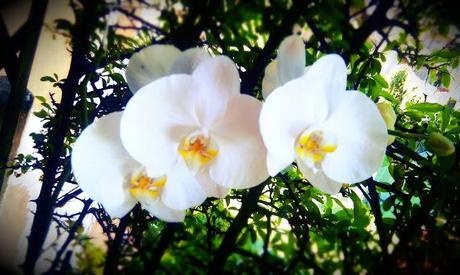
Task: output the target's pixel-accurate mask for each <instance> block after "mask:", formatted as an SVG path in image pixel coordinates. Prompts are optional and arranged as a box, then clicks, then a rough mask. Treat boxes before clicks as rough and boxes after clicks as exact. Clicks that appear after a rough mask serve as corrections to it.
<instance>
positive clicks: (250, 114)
mask: <svg viewBox="0 0 460 275" xmlns="http://www.w3.org/2000/svg"><path fill="white" fill-rule="evenodd" d="M261 107H262V103H261V102H260V101H258V100H257V99H255V98H253V97H250V96H247V95H238V96H234V97H231V98H230V100H229V102H228V108H227V111H226V113H225V114H224V116H223V117H222V118H221V119H219V120H218V121H216V123H215V125H214V128H211V129H210V134H211V137H215V139H216V143H217V146H218V150H219V153H218V155H217V157H216V158H215V159H214V161H213V162H212V163H211V164H210V167H209V172H210V175H211V178H212V179H213V180H214V181H215V182H216V183H217V184H220V185H222V186H225V187H228V188H250V187H253V186H256V185H258V184H260V183H262V182H263V181H264V180H265V179H266V178H268V172H267V167H266V163H265V162H264V160H265V156H266V153H267V152H266V149H265V146H264V144H263V142H262V137H261V136H260V133H259V123H258V122H259V114H260V109H261Z"/></svg>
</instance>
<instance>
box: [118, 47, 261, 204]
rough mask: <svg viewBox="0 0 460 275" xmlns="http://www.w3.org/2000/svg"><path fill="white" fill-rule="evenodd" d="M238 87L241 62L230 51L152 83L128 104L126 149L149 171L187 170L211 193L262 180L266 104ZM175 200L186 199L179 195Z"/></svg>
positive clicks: (154, 173)
mask: <svg viewBox="0 0 460 275" xmlns="http://www.w3.org/2000/svg"><path fill="white" fill-rule="evenodd" d="M239 86H240V83H239V76H238V71H237V69H236V67H235V64H234V63H233V62H232V61H231V60H230V59H229V58H227V57H223V56H219V57H214V58H211V59H208V60H205V61H203V62H201V63H200V64H199V65H198V66H197V67H196V69H195V70H194V71H193V73H192V74H191V75H186V74H176V75H171V76H167V77H163V78H160V79H157V80H156V81H153V82H151V83H150V84H148V85H146V86H144V87H143V88H141V89H140V90H139V91H138V92H137V93H136V94H135V95H134V96H133V98H132V99H131V100H130V101H129V102H128V104H127V106H126V110H125V111H124V115H123V117H122V120H121V139H122V142H123V144H124V146H125V148H126V149H127V151H128V152H129V153H130V154H131V155H132V156H133V158H134V159H136V160H137V161H139V162H140V163H143V164H144V165H145V167H146V169H147V172H148V174H149V175H151V176H154V177H157V176H161V175H162V174H163V173H165V172H168V174H178V175H179V174H182V173H185V175H187V177H191V178H193V179H194V180H196V181H198V182H199V183H200V184H201V186H202V187H203V188H204V189H205V190H206V193H207V194H208V196H214V197H224V196H225V195H226V193H227V191H228V190H227V188H249V187H253V186H255V185H258V184H259V183H261V182H262V181H263V180H264V179H265V178H267V177H268V173H267V169H266V165H265V163H264V161H263V159H264V158H265V156H266V149H265V147H264V145H263V142H262V139H261V137H260V133H259V130H258V129H259V127H258V120H259V113H260V109H261V103H260V102H259V101H257V100H256V99H254V98H253V97H250V96H246V95H241V94H240V92H239ZM189 174H192V175H193V176H189ZM185 175H184V177H186V176H185ZM178 195H179V193H178ZM169 199H170V201H165V202H166V203H171V204H173V203H176V204H181V203H182V202H181V201H182V198H179V197H176V198H174V194H171V197H169Z"/></svg>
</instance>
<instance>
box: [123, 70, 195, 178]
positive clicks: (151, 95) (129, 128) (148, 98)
mask: <svg viewBox="0 0 460 275" xmlns="http://www.w3.org/2000/svg"><path fill="white" fill-rule="evenodd" d="M196 89H197V85H196V82H195V80H194V79H193V78H192V77H191V76H188V75H171V76H168V77H164V78H161V79H158V80H156V81H154V82H152V83H150V84H148V85H147V86H145V87H143V88H142V89H140V90H139V92H137V93H136V94H135V95H134V96H133V97H132V98H131V100H130V101H129V102H128V104H127V106H126V110H125V111H124V114H123V117H122V120H121V139H122V141H123V145H124V146H125V148H126V150H127V151H128V152H129V153H130V154H131V155H132V157H133V158H134V159H136V160H138V161H139V162H140V163H142V164H143V165H144V166H146V168H147V171H148V173H149V175H150V176H152V177H159V176H163V175H164V174H165V173H166V172H167V171H169V170H170V168H171V167H172V166H173V165H174V163H175V161H176V159H177V156H178V151H177V148H178V145H179V143H180V142H181V141H182V139H183V138H185V137H186V136H187V135H188V134H190V133H191V132H192V131H194V130H195V129H197V127H198V122H197V120H196V115H195V112H194V100H195V99H196V96H195V92H196Z"/></svg>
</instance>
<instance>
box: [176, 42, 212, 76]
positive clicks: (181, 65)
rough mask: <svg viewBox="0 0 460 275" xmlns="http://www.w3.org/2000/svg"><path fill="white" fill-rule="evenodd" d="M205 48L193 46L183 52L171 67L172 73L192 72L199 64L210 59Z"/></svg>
mask: <svg viewBox="0 0 460 275" xmlns="http://www.w3.org/2000/svg"><path fill="white" fill-rule="evenodd" d="M210 58H211V56H210V55H209V53H208V52H207V51H206V50H205V49H204V48H191V49H188V50H186V51H184V52H182V53H181V54H180V55H179V57H178V58H177V59H176V61H175V62H174V64H173V65H172V67H171V70H170V74H192V73H193V71H194V70H195V69H196V67H198V65H199V64H200V63H201V62H203V61H205V60H208V59H210Z"/></svg>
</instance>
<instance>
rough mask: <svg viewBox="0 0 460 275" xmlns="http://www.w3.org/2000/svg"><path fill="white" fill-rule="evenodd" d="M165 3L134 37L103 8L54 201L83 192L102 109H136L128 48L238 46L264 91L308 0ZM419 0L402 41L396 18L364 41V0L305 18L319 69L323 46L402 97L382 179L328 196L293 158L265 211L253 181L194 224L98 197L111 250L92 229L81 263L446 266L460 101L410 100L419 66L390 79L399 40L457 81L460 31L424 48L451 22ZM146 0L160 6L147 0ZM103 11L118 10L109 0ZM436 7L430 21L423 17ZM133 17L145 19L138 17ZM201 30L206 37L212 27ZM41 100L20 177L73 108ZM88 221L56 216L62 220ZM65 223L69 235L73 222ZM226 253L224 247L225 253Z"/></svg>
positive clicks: (438, 77)
mask: <svg viewBox="0 0 460 275" xmlns="http://www.w3.org/2000/svg"><path fill="white" fill-rule="evenodd" d="M167 2H168V3H169V2H171V3H169V5H167V6H166V8H164V9H163V10H162V11H161V22H160V25H159V26H151V25H149V23H145V22H144V24H143V26H142V27H138V28H137V29H136V28H134V32H135V33H136V35H135V36H133V37H127V36H124V35H123V34H122V32H120V29H121V28H117V26H110V27H108V28H106V24H107V20H106V19H105V17H103V16H102V17H101V18H100V19H99V20H98V23H97V26H96V31H94V33H92V35H91V39H90V41H88V49H87V53H86V55H85V56H86V59H87V60H80V61H81V62H82V63H83V64H85V65H86V66H87V67H88V68H90V69H88V71H85V73H83V74H82V78H81V79H79V86H78V90H77V95H76V98H75V99H74V102H73V107H72V109H71V110H67V111H69V113H70V114H69V116H68V119H69V121H68V126H67V128H66V129H67V131H66V136H65V141H64V144H58V145H57V146H62V147H63V148H64V149H65V150H64V151H63V153H62V154H61V155H60V158H59V159H60V161H61V162H60V164H59V169H58V173H57V174H56V175H55V176H56V182H55V185H54V186H52V187H53V198H54V199H55V201H54V203H55V205H56V208H59V207H63V206H65V205H66V203H67V202H68V201H71V200H73V201H75V200H82V199H81V198H80V197H78V195H79V194H80V193H79V192H78V186H77V185H76V183H75V182H74V181H73V180H72V177H71V176H69V175H70V168H69V164H68V159H69V156H70V153H71V145H72V143H73V142H74V141H75V139H76V137H77V136H78V135H79V133H80V132H81V130H82V129H83V128H84V127H86V126H87V125H88V124H89V123H90V122H91V121H93V120H94V119H95V118H97V117H100V116H103V115H105V114H107V113H110V112H113V111H118V110H122V109H123V107H124V106H125V105H126V102H127V101H128V100H129V98H130V95H131V94H130V92H129V90H128V88H127V85H126V83H125V79H124V77H123V74H122V73H121V71H122V70H124V68H125V64H126V58H129V56H130V55H131V54H132V53H133V52H134V51H135V50H137V49H139V48H142V47H144V46H147V45H150V44H155V43H173V44H175V45H177V46H179V47H181V48H187V47H192V46H203V45H204V46H207V47H208V48H209V49H210V50H211V51H212V52H213V53H215V54H226V55H228V56H230V57H231V58H232V59H233V60H234V61H235V63H236V64H237V65H238V69H239V70H240V73H241V78H242V82H243V83H246V82H248V81H249V80H253V82H254V83H255V86H254V87H251V90H248V91H244V92H246V93H249V94H253V95H254V96H259V97H260V94H261V91H260V80H261V77H262V72H263V69H264V67H265V65H266V64H268V62H269V61H270V60H271V58H273V57H275V56H276V51H275V49H276V47H277V46H278V45H277V44H274V45H270V39H273V37H276V36H279V38H280V39H279V40H281V38H282V37H283V36H285V35H288V34H289V33H290V28H289V29H282V30H281V31H280V30H279V26H280V25H281V24H282V23H283V21H284V20H286V17H287V16H290V15H292V14H293V12H292V10H291V8H292V7H293V6H294V7H296V8H297V6H295V5H297V4H296V3H297V2H298V1H283V0H275V1H269V2H270V5H269V6H267V5H266V3H267V1H262V0H257V1H209V3H205V1H182V4H183V6H184V13H185V15H180V14H181V13H179V12H177V11H176V10H175V9H174V8H173V6H172V4H173V3H174V2H175V1H167ZM382 2H385V1H382ZM419 2H423V1H401V4H400V5H401V6H403V7H404V12H401V14H399V17H398V18H396V19H398V20H400V21H397V22H398V24H396V25H394V26H391V27H398V26H399V27H401V26H402V27H404V31H403V32H401V33H400V35H399V36H398V37H395V38H393V37H391V39H390V37H389V36H388V28H386V26H381V25H378V24H377V25H375V26H374V25H372V26H370V28H372V31H377V32H379V33H380V34H381V35H382V36H383V39H382V41H383V42H385V44H383V42H382V43H379V44H377V45H374V44H372V43H370V42H369V41H366V40H361V39H360V36H359V35H358V34H359V31H360V30H361V31H363V29H362V28H356V27H353V26H352V25H351V23H350V20H352V21H353V22H355V23H356V24H357V25H358V26H362V25H363V24H366V22H369V21H370V19H367V16H363V11H364V10H362V9H363V8H365V6H366V5H367V2H365V1H360V0H353V1H335V0H326V1H312V2H311V4H310V5H307V6H305V7H304V9H305V11H304V12H302V13H301V14H300V15H299V16H298V17H296V19H295V22H296V23H297V24H298V26H299V29H300V30H303V31H305V32H308V33H310V35H309V36H308V40H307V41H306V64H307V65H309V64H312V63H313V62H314V61H315V60H316V59H318V58H319V57H320V56H321V55H323V54H325V53H331V52H336V53H339V54H341V55H342V56H343V57H344V58H345V59H346V60H347V63H348V69H349V75H348V84H347V86H348V88H349V89H358V90H360V91H362V92H363V93H365V94H366V95H368V96H369V97H370V98H371V99H373V100H375V101H377V100H378V98H379V97H383V98H385V99H387V100H389V101H390V102H391V103H392V104H393V106H394V107H395V110H396V112H397V121H396V126H395V129H396V130H397V131H395V134H396V135H398V136H397V138H396V142H395V143H393V144H392V145H391V146H389V147H388V148H387V156H386V158H385V161H384V162H383V164H382V167H381V168H380V169H379V171H377V173H376V175H375V176H374V178H373V179H369V180H367V181H365V182H361V183H357V184H355V185H353V186H349V185H346V184H344V186H343V188H342V190H341V192H340V193H339V194H338V195H335V196H330V195H327V194H324V193H322V192H320V191H318V190H317V189H315V188H314V187H312V186H311V185H310V184H309V183H308V181H307V180H306V179H304V178H303V177H302V175H301V173H300V172H299V170H298V169H297V167H296V166H295V165H291V166H289V167H288V168H286V169H285V170H284V171H282V172H281V173H280V174H279V175H277V176H276V177H273V178H270V179H269V180H267V182H266V183H264V187H263V190H262V192H261V195H260V196H258V197H257V198H256V199H257V203H255V207H253V208H244V207H243V206H245V205H247V204H248V200H249V199H250V198H252V197H251V196H250V195H251V194H252V193H251V192H253V190H250V191H248V190H234V191H232V192H231V193H230V195H228V196H227V197H226V198H225V199H222V200H219V199H208V200H207V201H206V202H205V203H204V204H203V205H201V206H199V207H196V208H194V209H191V210H189V211H188V212H187V217H186V219H185V222H184V223H183V224H165V223H164V222H161V221H158V220H156V219H155V218H154V217H151V216H149V215H148V214H147V213H146V212H145V211H142V210H140V209H139V207H136V208H135V209H134V210H133V211H132V212H131V213H130V214H129V215H127V216H126V217H124V218H123V219H122V220H121V221H120V220H111V219H110V217H109V216H108V215H107V214H106V213H105V212H104V210H103V208H101V207H100V206H97V205H95V204H93V205H92V207H91V208H90V209H89V210H88V211H86V212H85V213H83V212H82V213H80V215H83V214H84V215H86V214H88V213H90V214H91V215H92V216H94V217H95V218H96V220H97V222H98V223H99V225H100V226H101V228H102V229H103V231H104V234H105V235H106V237H107V239H108V241H107V244H108V252H107V253H105V254H103V252H102V250H101V249H100V248H99V247H97V246H95V245H94V244H93V243H92V241H91V240H90V239H84V238H83V239H82V238H81V234H76V235H75V234H74V235H69V236H71V238H73V240H75V241H76V243H78V246H79V247H81V248H82V251H81V252H79V253H76V254H75V257H76V259H77V266H76V268H77V270H74V271H75V272H77V271H78V272H82V273H87V274H99V273H100V272H101V271H102V268H103V265H104V263H106V262H108V259H110V260H116V263H117V266H118V267H119V268H120V269H121V270H120V271H121V272H122V273H131V274H136V273H142V272H144V270H146V271H149V272H150V273H153V272H154V271H156V272H157V273H161V274H163V273H167V274H169V273H173V274H178V273H179V274H196V273H206V271H207V270H208V268H209V267H210V266H211V265H212V263H213V261H215V260H216V258H218V257H224V256H225V259H226V261H224V262H225V264H224V265H223V266H220V267H219V268H220V269H221V270H224V271H227V272H230V273H245V274H246V273H249V274H252V273H254V274H266V273H274V274H277V273H280V274H281V273H284V274H291V273H293V274H311V273H327V274H331V273H334V272H342V273H345V274H351V273H371V274H372V273H379V272H383V271H384V270H388V271H392V272H396V273H421V272H425V273H429V272H444V271H448V270H449V268H450V267H452V266H453V265H454V264H456V261H458V260H459V259H460V255H459V251H460V242H459V239H460V238H459V236H460V234H459V232H458V228H460V219H459V213H460V203H459V202H460V200H459V199H460V198H459V194H460V192H459V188H460V185H459V184H460V172H459V171H460V169H459V153H458V149H459V146H458V144H459V142H460V126H459V125H460V112H458V111H457V110H455V109H454V107H453V105H455V104H453V105H452V104H448V105H441V104H437V103H427V102H411V103H409V104H407V106H406V108H404V109H403V108H401V106H400V104H401V102H402V100H403V98H405V95H406V93H407V91H405V90H404V82H405V81H406V78H407V74H406V73H405V72H404V71H401V72H398V73H396V75H395V76H394V78H393V79H392V80H391V81H390V83H388V82H387V81H386V80H385V79H384V78H383V76H382V75H381V74H380V73H381V69H382V62H384V61H385V60H384V59H385V58H384V55H383V53H382V52H383V50H384V49H387V50H388V49H394V50H397V51H398V54H399V55H400V58H404V59H405V60H407V61H408V63H409V64H410V65H411V66H414V67H415V68H425V69H427V70H428V71H429V72H428V78H429V82H430V83H433V84H435V85H437V86H438V87H444V88H449V87H450V86H452V85H451V84H452V81H453V79H452V77H451V76H450V73H449V70H448V69H447V68H448V67H452V68H455V67H457V66H458V60H459V55H458V53H459V50H458V43H459V41H458V37H457V38H455V39H452V41H451V42H450V43H448V45H446V47H443V48H441V49H436V50H434V51H431V52H430V53H426V51H425V52H424V53H423V54H422V53H420V51H421V50H423V45H421V44H420V41H419V37H418V36H417V34H419V33H423V32H424V31H426V30H428V29H429V27H430V26H431V27H432V26H433V25H436V24H438V23H439V29H440V31H441V34H444V35H447V32H446V28H448V26H449V24H448V23H449V21H446V19H445V18H443V16H442V14H438V13H436V12H434V11H433V10H432V9H428V8H425V7H424V6H423V5H421V3H419ZM371 3H372V4H371V5H372V6H374V5H378V6H380V4H374V2H373V1H371ZM139 5H141V6H142V5H143V6H149V4H145V3H144V1H140V2H139ZM431 5H433V6H437V4H436V3H433V4H431ZM73 8H74V10H75V14H76V17H77V19H78V18H80V17H81V16H82V15H83V14H84V10H83V9H82V7H81V6H80V5H73ZM99 8H100V9H101V10H103V11H105V12H107V11H108V10H109V7H105V6H101V7H99ZM118 8H120V9H122V8H121V7H118ZM366 10H367V9H366ZM344 11H345V12H344ZM127 13H128V14H131V13H130V12H127ZM383 14H385V13H383ZM351 15H353V16H351ZM426 16H429V19H430V20H422V19H426V18H425V17H426ZM128 18H130V19H131V20H134V21H136V20H138V19H136V18H135V17H133V14H131V15H128ZM396 19H395V20H396ZM378 22H380V21H378ZM407 22H408V25H405V24H406V23H407ZM390 23H391V22H389V24H390ZM393 23H395V22H393ZM390 25H391V24H390ZM411 26H413V27H411ZM79 27H80V26H77V25H75V24H73V23H71V22H69V21H66V20H61V19H59V20H57V21H56V22H55V24H54V25H53V26H49V29H50V30H52V31H53V33H54V34H55V35H63V36H65V37H67V38H68V39H69V46H72V45H73V43H75V41H74V39H75V32H76V31H77V30H78V28H79ZM411 28H415V30H413V29H411ZM106 30H107V31H106ZM364 31H365V30H364ZM201 32H203V34H204V36H200V34H201ZM357 33H358V34H357ZM370 34H371V33H368V34H367V36H369V35H370ZM367 36H366V37H364V38H367ZM200 37H201V38H200ZM80 42H81V41H80ZM264 60H265V61H264ZM83 61H85V62H87V63H85V62H83ZM264 62H265V63H264ZM85 68H86V67H85ZM248 78H253V79H249V80H248ZM41 80H42V81H44V82H50V83H53V87H55V88H59V89H61V88H62V87H63V86H64V85H66V83H67V82H68V80H67V79H59V78H58V76H57V75H56V74H54V75H53V76H44V77H42V78H41ZM37 100H39V101H40V103H41V105H42V109H41V110H40V111H38V112H35V113H34V115H35V116H37V117H38V118H40V119H41V120H42V122H43V123H44V124H43V128H42V129H41V130H40V131H39V132H37V133H33V134H32V138H33V139H34V142H35V149H36V150H37V153H36V154H34V155H31V156H25V155H18V156H17V157H16V163H15V164H14V168H15V170H14V171H15V172H16V173H17V174H22V173H25V172H27V171H28V169H30V168H32V169H44V167H46V164H47V161H48V160H49V157H50V156H51V155H52V154H53V153H55V152H56V144H53V143H52V142H50V134H51V133H52V131H53V130H54V129H55V128H56V127H57V126H59V125H60V124H61V123H62V117H61V116H60V115H58V113H59V111H61V112H62V111H63V110H62V109H60V104H59V103H57V102H56V101H55V100H54V97H53V96H52V97H51V101H50V102H47V101H46V100H45V99H44V98H41V97H37ZM351 107H352V106H351ZM433 133H440V134H442V135H443V136H445V137H446V138H447V139H449V140H450V141H452V142H453V144H454V145H455V147H456V149H457V151H456V152H455V153H454V154H450V155H449V156H436V155H435V154H433V153H432V152H430V151H429V150H428V149H427V148H426V137H427V136H429V135H430V134H433ZM365 149H366V148H362V150H365ZM261 161H265V160H261ZM63 184H65V185H68V186H71V187H72V188H68V189H66V190H71V191H69V192H64V191H62V192H61V188H62V185H63ZM242 209H246V210H242ZM247 209H250V210H247ZM245 211H247V212H245ZM245 214H247V215H248V217H249V218H248V219H247V221H246V220H244V219H243V222H241V224H240V225H239V231H237V236H236V238H235V242H234V243H232V245H230V247H224V248H225V249H223V248H222V247H223V245H224V243H225V239H226V237H228V235H229V232H230V229H231V227H232V225H235V224H236V223H237V221H240V217H241V216H242V215H245ZM78 217H79V215H74V216H71V217H63V216H62V215H57V213H54V218H55V219H56V220H58V221H62V220H65V219H66V218H69V219H71V220H76V219H77V218H78ZM122 222H126V223H127V229H126V228H123V227H122V226H121V224H122ZM58 225H59V226H60V230H62V231H64V232H71V230H72V228H73V227H72V226H63V225H62V224H61V223H58ZM120 228H122V230H121V232H119V230H118V229H120ZM125 229H126V230H125ZM117 236H118V238H119V242H117V241H116V240H117V239H116V238H117ZM65 249H66V247H64V250H65ZM221 249H222V250H221ZM222 251H224V252H225V253H226V254H225V255H224V256H222V255H223V254H222V253H224V252H222ZM111 252H112V253H111ZM103 255H105V259H104V257H103ZM114 255H115V256H114ZM57 262H58V263H59V264H58V265H57V266H55V267H54V271H62V270H65V268H68V267H67V266H66V265H65V259H63V258H58V259H57ZM106 268H109V267H107V266H106ZM149 272H147V273H149Z"/></svg>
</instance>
